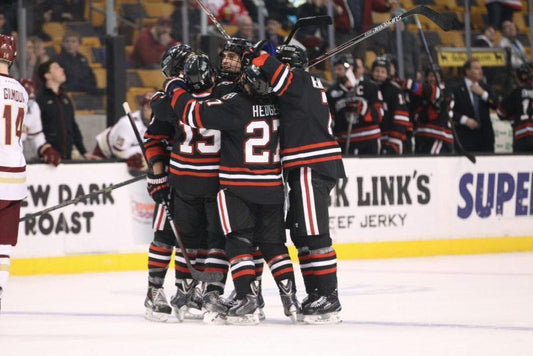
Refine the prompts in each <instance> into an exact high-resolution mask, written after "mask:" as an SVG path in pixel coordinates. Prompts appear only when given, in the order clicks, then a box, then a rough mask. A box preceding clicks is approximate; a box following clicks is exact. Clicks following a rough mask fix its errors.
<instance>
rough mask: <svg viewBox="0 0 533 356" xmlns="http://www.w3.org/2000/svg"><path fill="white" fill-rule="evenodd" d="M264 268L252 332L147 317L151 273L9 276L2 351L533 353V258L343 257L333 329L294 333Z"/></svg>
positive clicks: (0, 318) (0, 326) (0, 330)
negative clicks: (260, 309)
mask: <svg viewBox="0 0 533 356" xmlns="http://www.w3.org/2000/svg"><path fill="white" fill-rule="evenodd" d="M266 271H267V270H266V269H265V274H264V296H265V300H266V308H265V312H266V316H267V319H266V321H265V322H264V323H262V324H261V325H259V326H246V327H245V326H225V325H204V324H202V323H201V322H199V321H198V322H197V321H186V322H184V323H182V324H179V323H175V322H172V323H165V324H162V323H154V322H149V321H147V320H145V319H144V318H143V312H144V307H143V302H144V297H145V293H146V283H147V282H146V279H147V277H146V273H145V272H120V273H94V274H93V273H91V274H80V275H57V276H32V277H12V278H11V279H10V284H9V289H8V294H7V296H6V297H5V298H4V299H3V303H2V314H1V315H0V355H2V356H7V355H93V356H96V355H245V354H248V355H269V356H276V355H289V354H292V355H329V356H334V355H432V356H433V355H484V356H487V355H509V356H510V355H513V356H516V355H533V253H516V254H499V255H476V256H452V257H432V258H416V259H397V260H360V261H342V262H340V263H339V271H340V272H339V278H340V281H339V283H340V298H341V302H342V304H343V319H344V321H343V323H341V324H338V325H330V326H311V325H292V324H291V323H290V322H289V320H288V319H287V318H285V317H284V315H283V312H282V309H281V302H280V300H279V297H278V296H277V290H276V289H275V286H274V284H273V280H272V278H271V276H270V275H268V274H267V272H266ZM297 277H299V273H298V274H297ZM173 279H174V276H173V273H170V274H169V275H168V276H167V282H168V283H167V284H166V290H167V297H170V295H172V294H173V293H174V287H173ZM299 282H300V283H299V286H301V285H302V284H301V280H300V279H299ZM302 292H303V291H300V293H299V294H300V295H301V296H302V297H303V293H302Z"/></svg>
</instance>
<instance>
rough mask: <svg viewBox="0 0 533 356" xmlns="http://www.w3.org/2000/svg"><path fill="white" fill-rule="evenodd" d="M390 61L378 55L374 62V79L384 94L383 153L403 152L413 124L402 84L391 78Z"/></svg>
mask: <svg viewBox="0 0 533 356" xmlns="http://www.w3.org/2000/svg"><path fill="white" fill-rule="evenodd" d="M389 67H390V65H389V63H388V61H387V60H386V59H385V58H382V57H378V58H376V60H375V61H374V63H372V79H373V80H374V81H375V82H377V83H378V84H379V89H380V91H381V94H382V95H383V109H384V110H383V111H384V114H383V120H382V121H381V125H380V127H381V135H382V136H381V147H382V153H384V154H393V155H401V154H403V147H404V142H405V140H407V135H406V131H407V129H408V128H409V127H410V126H411V125H412V124H411V121H410V119H409V112H408V111H407V107H406V101H405V97H404V94H403V92H402V90H401V88H400V86H399V85H398V84H397V83H395V82H393V81H391V80H390V78H389Z"/></svg>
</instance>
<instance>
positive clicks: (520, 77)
mask: <svg viewBox="0 0 533 356" xmlns="http://www.w3.org/2000/svg"><path fill="white" fill-rule="evenodd" d="M516 77H517V81H518V87H517V88H516V89H514V90H513V91H512V92H511V94H509V96H508V97H506V98H505V99H504V100H503V102H502V103H501V104H500V105H499V107H498V110H497V113H498V116H499V117H500V119H502V120H509V121H513V123H512V125H513V133H514V135H513V152H533V85H532V84H531V83H532V79H533V76H532V74H531V67H530V66H529V65H528V64H524V65H522V66H520V67H519V68H518V69H517V70H516Z"/></svg>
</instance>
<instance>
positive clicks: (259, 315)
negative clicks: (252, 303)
mask: <svg viewBox="0 0 533 356" xmlns="http://www.w3.org/2000/svg"><path fill="white" fill-rule="evenodd" d="M257 310H258V311H257V315H258V317H259V320H260V321H265V319H266V315H265V312H264V311H263V308H257Z"/></svg>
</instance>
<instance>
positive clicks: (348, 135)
mask: <svg viewBox="0 0 533 356" xmlns="http://www.w3.org/2000/svg"><path fill="white" fill-rule="evenodd" d="M351 115H352V114H351ZM352 118H353V117H350V121H348V130H346V144H345V145H344V154H345V155H347V154H348V152H349V150H350V143H351V137H350V136H351V134H352V127H353V120H352Z"/></svg>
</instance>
